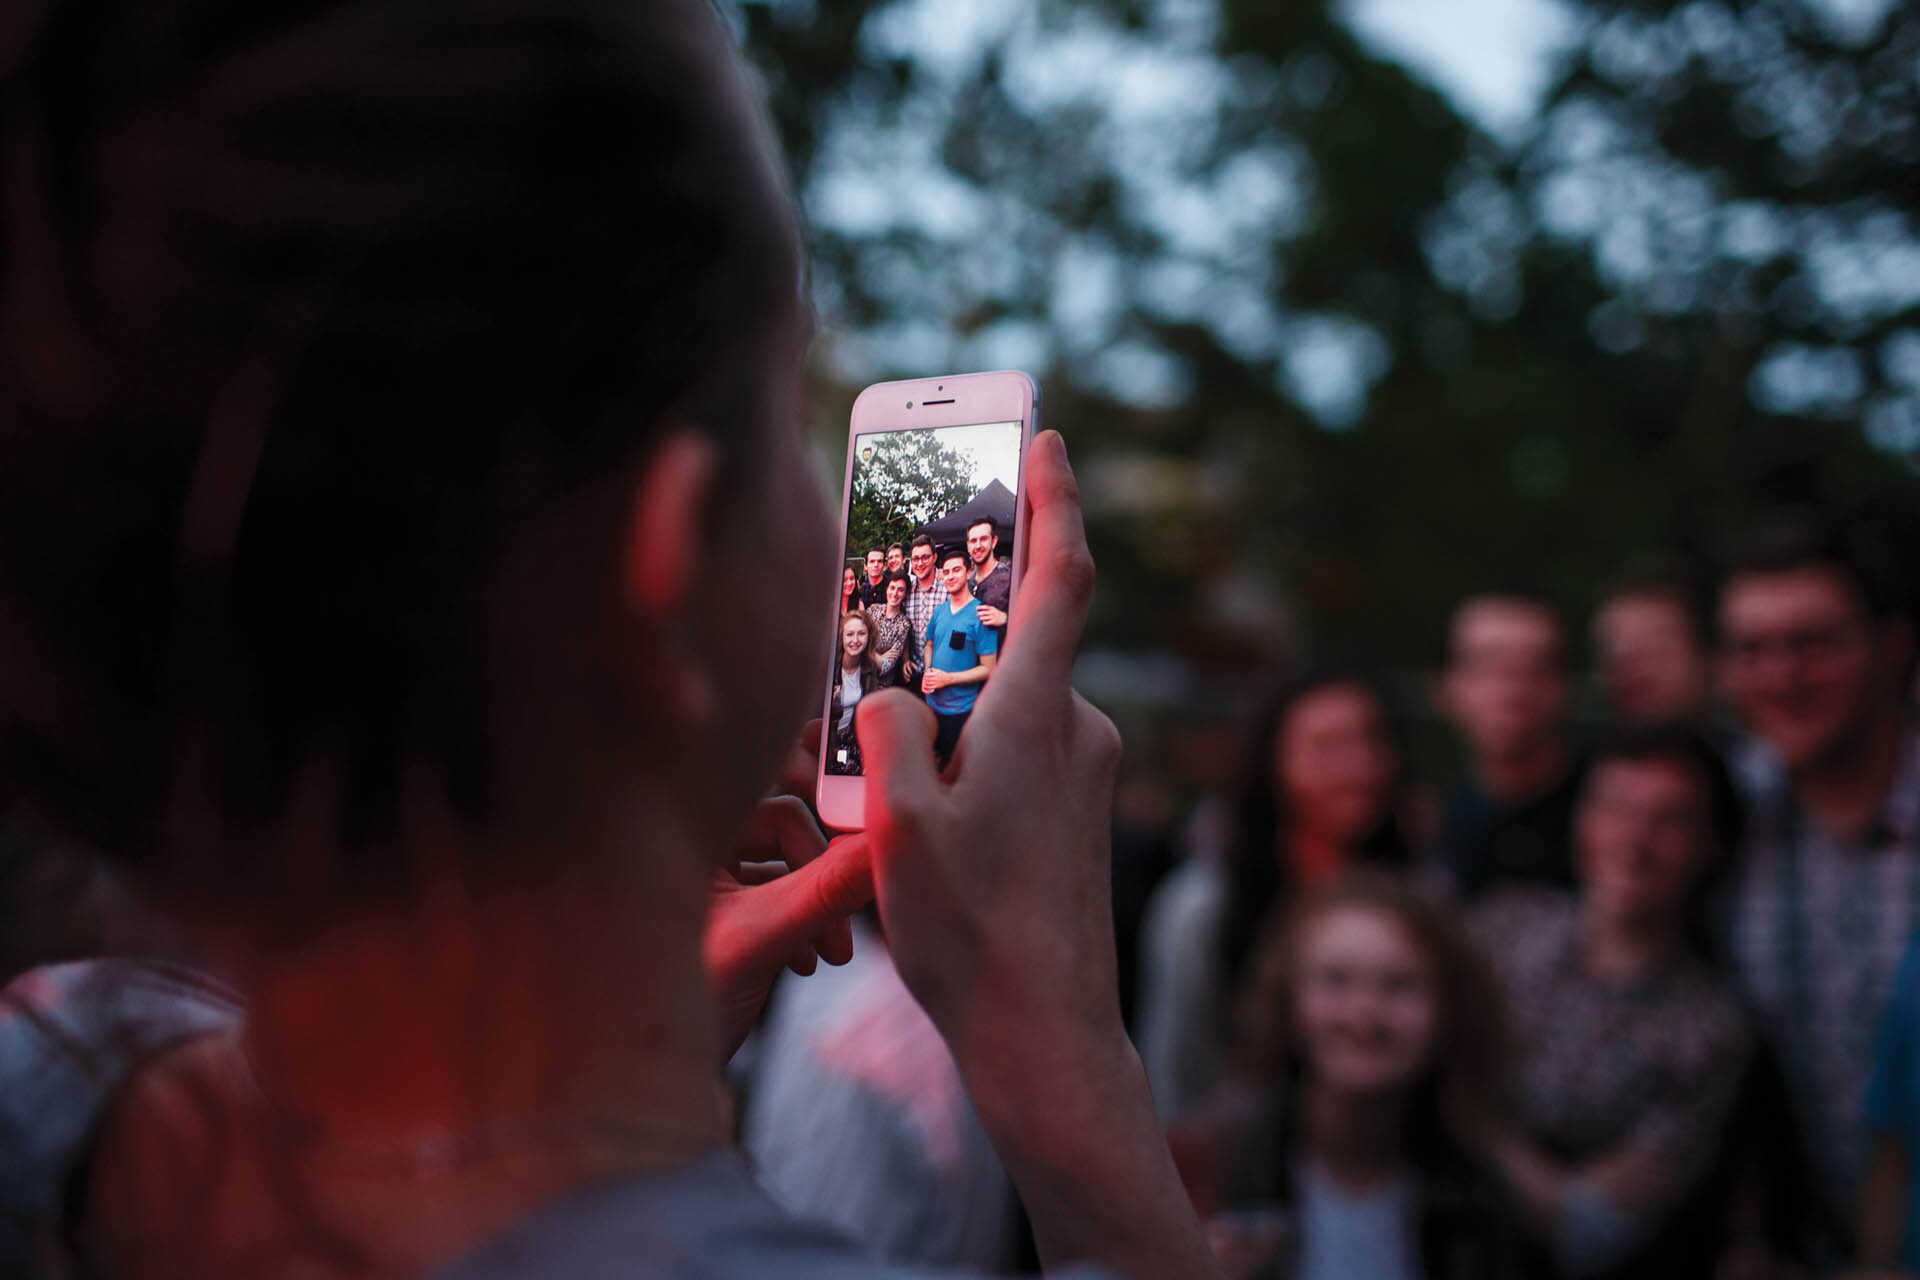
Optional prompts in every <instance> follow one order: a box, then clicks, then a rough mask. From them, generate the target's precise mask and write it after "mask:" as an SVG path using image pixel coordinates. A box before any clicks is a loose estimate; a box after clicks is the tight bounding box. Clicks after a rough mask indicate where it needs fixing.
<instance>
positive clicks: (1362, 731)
mask: <svg viewBox="0 0 1920 1280" xmlns="http://www.w3.org/2000/svg"><path fill="white" fill-rule="evenodd" d="M1274 755H1275V758H1274V769H1275V774H1276V781H1277V783H1278V784H1279V787H1278V789H1279V792H1280V795H1281V797H1282V799H1283V802H1284V804H1285V806H1286V811H1287V815H1288V820H1289V822H1290V824H1291V825H1292V826H1293V827H1294V828H1295V829H1297V830H1301V831H1307V832H1311V833H1313V834H1314V835H1317V836H1319V837H1321V838H1324V839H1326V840H1329V841H1331V842H1333V843H1334V844H1336V845H1342V846H1344V845H1350V844H1352V843H1353V842H1355V841H1357V840H1359V839H1360V838H1362V837H1363V836H1365V835H1367V834H1368V833H1369V832H1370V831H1372V830H1373V829H1374V828H1376V827H1378V826H1379V825H1380V823H1381V821H1382V820H1383V819H1384V818H1385V816H1386V810H1387V805H1388V802H1389V799H1390V795H1391V790H1392V786H1393V778H1394V773H1395V771H1396V770H1397V769H1398V768H1399V758H1398V756H1397V754H1396V753H1395V751H1394V749H1393V744H1392V743H1391V742H1390V741H1389V740H1388V737H1387V728H1386V724H1385V717H1384V716H1383V715H1382V713H1381V710H1380V706H1379V704H1378V703H1377V702H1375V701H1374V699H1373V695H1372V694H1371V693H1369V692H1367V690H1366V689H1364V688H1362V687H1360V686H1359V685H1351V684H1335V685H1328V686H1327V687H1326V688H1323V689H1315V690H1313V691H1312V692H1310V693H1307V694H1304V695H1302V696H1301V697H1300V698H1299V700H1298V701H1296V702H1295V703H1294V704H1293V705H1292V706H1291V707H1289V708H1288V709H1287V715H1286V720H1285V722H1284V723H1283V724H1282V725H1281V726H1280V733H1279V735H1278V739H1277V741H1276V742H1275V749H1274Z"/></svg>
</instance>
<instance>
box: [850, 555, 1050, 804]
mask: <svg viewBox="0 0 1920 1280" xmlns="http://www.w3.org/2000/svg"><path fill="white" fill-rule="evenodd" d="M1000 533H1001V530H1000V525H999V523H998V522H997V521H995V520H994V519H992V518H991V517H983V518H981V519H979V520H976V521H974V522H973V523H972V524H970V525H969V526H967V530H966V541H965V543H964V544H959V545H955V544H945V545H942V544H936V543H935V542H934V541H933V539H932V538H931V537H929V536H927V535H926V534H917V535H915V537H914V538H913V541H912V542H911V543H909V544H902V543H898V542H896V543H894V544H892V545H891V546H889V547H886V548H884V549H882V548H880V547H870V548H868V550H867V553H866V556H865V558H864V560H863V561H862V568H863V570H864V573H861V572H856V570H855V568H854V566H853V565H852V564H849V565H847V567H846V569H845V571H844V572H843V573H842V575H841V582H840V607H839V611H838V612H839V622H838V625H837V627H836V634H835V638H834V651H835V655H836V660H835V664H834V673H833V685H832V691H831V695H830V700H829V703H828V710H827V752H826V754H827V771H828V772H829V773H838V774H858V773H860V772H861V760H860V742H859V738H858V735H857V734H856V733H855V732H854V714H855V711H856V710H857V708H858V707H859V704H860V699H861V698H863V697H865V696H866V695H867V694H869V693H872V692H873V691H874V690H876V689H884V688H903V689H911V690H912V691H913V692H915V693H916V694H919V695H920V696H921V697H922V698H924V699H925V700H926V703H927V706H928V707H929V708H931V709H932V711H933V713H934V716H935V717H936V719H937V721H938V723H939V736H938V737H937V739H936V740H935V751H936V754H937V755H938V756H939V758H940V759H941V760H942V761H944V760H946V759H947V757H948V756H950V755H951V754H952V753H953V748H954V745H955V744H956V743H957V742H959V740H960V730H961V728H962V727H964V726H965V724H966V723H967V717H968V716H970V715H972V714H973V704H974V700H975V699H976V698H978V697H979V696H980V690H981V689H982V688H984V687H985V685H986V683H987V681H988V680H989V679H990V678H991V677H992V675H993V668H994V664H995V663H996V662H997V661H999V654H1000V647H1001V642H1002V640H1003V639H1004V637H1005V635H1006V629H1007V605H1008V601H1009V597H1010V596H1011V593H1012V582H1013V571H1012V569H1011V568H1010V567H1009V559H1008V558H1007V557H1006V556H1005V555H1004V554H1002V551H1001V537H1000Z"/></svg>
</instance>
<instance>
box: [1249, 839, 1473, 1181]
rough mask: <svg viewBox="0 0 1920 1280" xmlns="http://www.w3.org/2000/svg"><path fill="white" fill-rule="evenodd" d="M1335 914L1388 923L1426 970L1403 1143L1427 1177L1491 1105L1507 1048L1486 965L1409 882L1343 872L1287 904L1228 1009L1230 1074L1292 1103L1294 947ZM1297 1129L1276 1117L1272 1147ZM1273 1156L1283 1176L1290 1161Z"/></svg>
mask: <svg viewBox="0 0 1920 1280" xmlns="http://www.w3.org/2000/svg"><path fill="white" fill-rule="evenodd" d="M1341 910H1360V911H1370V912H1375V913H1378V914H1380V915H1383V916H1387V917H1389V918H1390V919H1392V920H1393V922H1394V923H1395V924H1396V925H1397V926H1399V928H1400V929H1401V930H1402V931H1403V932H1404V933H1405V934H1406V935H1407V937H1408V938H1409V939H1410V940H1411V941H1412V942H1413V944H1414V946H1415V947H1416V948H1418V949H1419V950H1420V952H1421V953H1422V955H1423V958H1424V959H1425V961H1426V963H1427V966H1428V968H1429V969H1431V970H1432V973H1433V982H1434V988H1435V991H1436V998H1437V1003H1438V1005H1439V1009H1438V1015H1439V1016H1438V1019H1437V1026H1436V1028H1435V1042H1434V1050H1433V1061H1432V1063H1431V1064H1430V1067H1429V1070H1428V1071H1427V1072H1426V1074H1425V1075H1424V1076H1423V1077H1422V1078H1421V1079H1420V1080H1419V1081H1418V1082H1417V1083H1416V1085H1415V1088H1414V1097H1413V1107H1412V1111H1411V1114H1410V1115H1409V1117H1408V1125H1409V1128H1410V1133H1409V1141H1408V1144H1407V1151H1408V1155H1409V1157H1410V1158H1411V1159H1412V1160H1413V1162H1414V1164H1415V1165H1416V1167H1419V1168H1421V1169H1423V1170H1426V1171H1431V1170H1432V1169H1433V1168H1434V1167H1435V1166H1436V1165H1444V1164H1446V1163H1447V1162H1448V1161H1449V1160H1450V1159H1451V1158H1452V1157H1453V1156H1454V1155H1455V1153H1457V1152H1458V1151H1459V1150H1461V1149H1462V1148H1464V1147H1468V1146H1470V1145H1471V1144H1472V1142H1473V1139H1474V1136H1475V1134H1476V1133H1477V1132H1478V1131H1479V1130H1480V1129H1481V1128H1482V1125H1481V1124H1480V1123H1479V1121H1480V1120H1481V1119H1482V1118H1483V1117H1485V1116H1486V1115H1487V1114H1488V1113H1489V1112H1490V1111H1494V1110H1496V1109H1497V1108H1498V1106H1499V1104H1500V1101H1501V1094H1502V1092H1503V1087H1504V1085H1505V1083H1506V1071H1507V1067H1508V1062H1509V1049H1510V1046H1509V1043H1508V1034H1507V1027H1506V1023H1505V1019H1504V1017H1503V1015H1502V1012H1501V1003H1500V998H1499V988H1498V986H1497V984H1496V983H1495V981H1494V977H1493V974H1492V973H1491V971H1490V970H1489V968H1488V966H1487V963H1486V961H1485V959H1484V958H1483V957H1482V956H1481V955H1480V954H1479V952H1478V951H1476V950H1475V949H1474V947H1473V945H1472V944H1471V943H1470V942H1469V941H1468V940H1467V938H1466V936H1465V934H1464V933H1463V932H1462V931H1461V928H1460V926H1459V924H1458V923H1457V922H1456V920H1455V919H1454V917H1453V915H1452V914H1451V913H1450V912H1449V911H1448V910H1447V909H1446V908H1445V906H1443V905H1442V904H1441V903H1439V902H1436V901H1434V900H1433V899H1431V898H1429V897H1428V896H1426V895H1424V894H1422V893H1420V892H1419V891H1418V890H1416V889H1415V888H1414V887H1413V886H1412V885H1409V884H1407V883H1405V882H1404V881H1402V880H1399V879H1397V878H1395V877H1392V876H1386V875H1382V874H1380V873H1379V872H1377V871H1364V870H1361V871H1350V872H1347V873H1346V874H1344V875H1342V876H1341V877H1340V878H1339V879H1337V880H1335V881H1333V882H1331V883H1329V884H1326V885H1323V886H1321V887H1319V888H1317V889H1314V890H1312V891H1310V892H1308V893H1306V894H1303V895H1302V896H1301V897H1300V898H1299V899H1298V900H1297V901H1295V902H1293V903H1291V904H1289V906H1288V908H1287V910H1286V911H1285V913H1284V914H1283V915H1282V916H1281V917H1280V918H1279V920H1278V921H1277V922H1274V923H1273V924H1272V927H1270V928H1269V929H1268V930H1266V931H1265V933H1264V934H1263V936H1262V939H1261V941H1260V944H1259V946H1258V948H1257V949H1256V950H1255V952H1254V953H1253V955H1252V956H1251V957H1250V959H1249V963H1248V966H1247V969H1248V972H1247V979H1246V982H1245V983H1244V984H1243V986H1242V987H1241V989H1240V992H1239V999H1238V1002H1237V1006H1236V1009H1235V1013H1236V1018H1235V1035H1234V1052H1233V1059H1234V1069H1235V1070H1236V1072H1238V1073H1239V1074H1240V1075H1241V1077H1242V1078H1243V1079H1246V1080H1248V1081H1249V1082H1258V1083H1261V1084H1278V1085H1279V1086H1280V1092H1281V1100H1282V1105H1283V1106H1285V1107H1286V1108H1288V1110H1289V1111H1290V1112H1292V1111H1293V1110H1294V1109H1295V1108H1297V1107H1298V1106H1299V1104H1300V1101H1301V1095H1302V1093H1303V1090H1302V1088H1301V1087H1300V1085H1301V1084H1302V1082H1303V1081H1304V1078H1305V1061H1304V1058H1303V1056H1302V1054H1301V1052H1300V1041H1299V1032H1298V1028H1297V1027H1296V1025H1295V1017H1296V1014H1297V1012H1298V1010H1297V1008H1296V1005H1295V997H1296V994H1297V990H1298V982H1299V976H1300V959H1301V956H1300V950H1301V946H1302V944H1303V942H1304V941H1305V938H1306V936H1307V934H1308V933H1309V932H1310V930H1311V929H1312V927H1313V925H1314V924H1315V923H1316V922H1318V921H1319V920H1321V919H1323V918H1324V917H1326V916H1328V915H1331V914H1332V913H1333V912H1335V911H1341ZM1299 1131H1300V1130H1299V1125H1298V1123H1297V1122H1295V1121H1293V1120H1290V1119H1288V1118H1285V1117H1283V1118H1282V1121H1281V1124H1280V1126H1279V1135H1278V1137H1279V1140H1280V1141H1281V1142H1283V1143H1285V1142H1287V1141H1289V1140H1291V1138H1292V1136H1293V1135H1296V1134H1298V1133H1299ZM1281 1155H1282V1157H1283V1159H1282V1161H1281V1163H1280V1167H1281V1168H1282V1169H1283V1170H1284V1169H1285V1168H1286V1167H1288V1166H1289V1165H1290V1164H1291V1163H1292V1160H1291V1155H1290V1153H1287V1152H1282V1153H1281Z"/></svg>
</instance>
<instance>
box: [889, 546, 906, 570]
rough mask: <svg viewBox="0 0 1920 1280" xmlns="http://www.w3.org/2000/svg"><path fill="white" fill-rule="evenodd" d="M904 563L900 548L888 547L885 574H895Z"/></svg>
mask: <svg viewBox="0 0 1920 1280" xmlns="http://www.w3.org/2000/svg"><path fill="white" fill-rule="evenodd" d="M904 563H906V562H905V560H903V559H902V558H901V555H900V548H898V547H889V548H888V549H887V572H888V573H894V572H897V571H898V570H899V568H900V566H901V565H902V564H904Z"/></svg>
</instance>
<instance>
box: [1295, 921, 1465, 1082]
mask: <svg viewBox="0 0 1920 1280" xmlns="http://www.w3.org/2000/svg"><path fill="white" fill-rule="evenodd" d="M1297 982H1298V984H1299V989H1298V991H1297V993H1296V995H1295V1000H1296V1005H1295V1013H1296V1028H1297V1031H1298V1033H1299V1036H1300V1042H1301V1047H1302V1050H1303V1051H1304V1053H1305V1056H1306V1060H1307V1064H1308V1070H1309V1072H1310V1073H1311V1075H1312V1077H1313V1078H1314V1080H1315V1081H1316V1082H1318V1083H1319V1084H1321V1085H1323V1086H1326V1087H1329V1088H1333V1089H1336V1090H1338V1091H1340V1092H1342V1093H1346V1094H1357V1095H1376V1094H1383V1093H1391V1092H1393V1091H1395V1090H1399V1089H1404V1088H1407V1087H1408V1086H1410V1085H1412V1084H1413V1083H1415V1081H1417V1080H1418V1079H1419V1077H1420V1075H1421V1073H1422V1072H1424V1071H1425V1070H1426V1069H1427V1067H1428V1065H1429V1063H1430V1062H1431V1061H1432V1058H1433V1050H1434V1040H1435V1036H1436V1034H1437V1031H1438V1024H1439V997H1438V991H1437V988H1436V976H1435V974H1434V973H1433V972H1432V967H1431V966H1430V965H1429V964H1428V963H1427V959H1426V957H1425V956H1424V955H1423V954H1422V953H1421V951H1420V949H1419V947H1418V946H1416V945H1415V943H1414V941H1413V939H1411V938H1410V937H1408V936H1407V933H1406V930H1405V929H1404V928H1402V927H1401V925H1400V924H1399V922H1398V921H1396V920H1394V919H1393V917H1391V916H1389V915H1386V914H1384V913H1382V912H1379V911H1376V910H1372V909H1369V908H1366V907H1359V906H1353V907H1335V908H1333V909H1332V910H1330V911H1328V912H1327V913H1326V914H1325V915H1323V916H1321V917H1320V918H1319V919H1317V920H1315V921H1313V922H1312V923H1310V924H1309V925H1308V926H1307V931H1306V935H1305V936H1304V937H1303V938H1302V939H1301V942H1300V959H1299V976H1298V978H1297Z"/></svg>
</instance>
